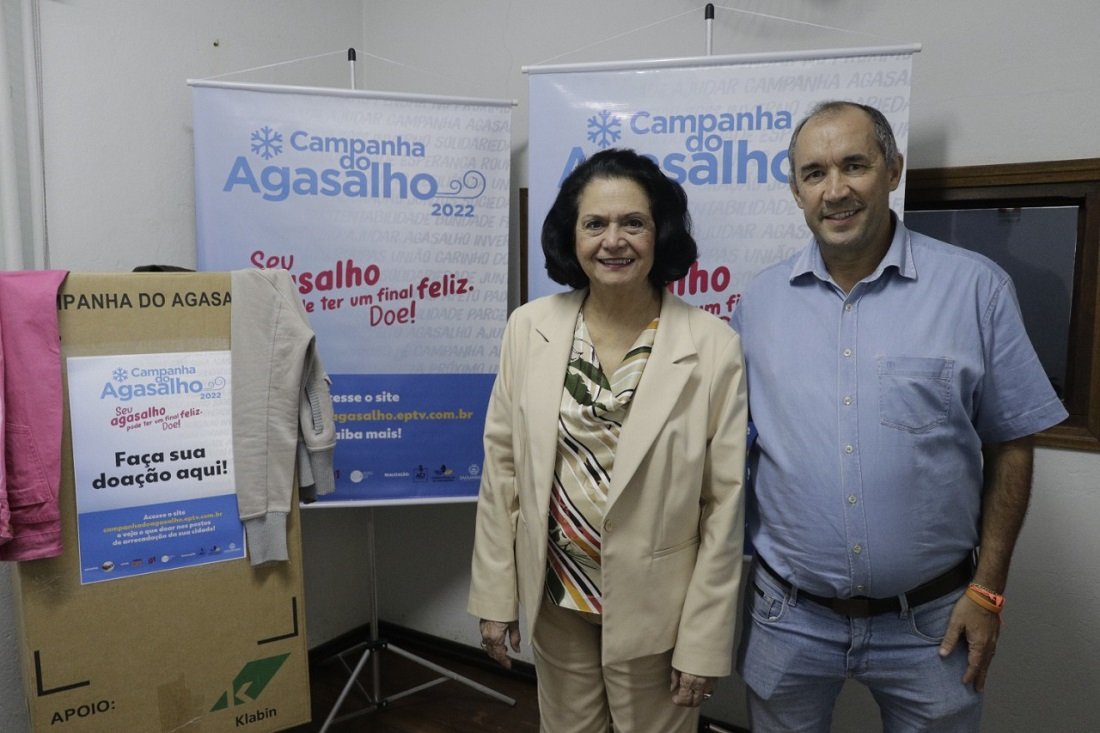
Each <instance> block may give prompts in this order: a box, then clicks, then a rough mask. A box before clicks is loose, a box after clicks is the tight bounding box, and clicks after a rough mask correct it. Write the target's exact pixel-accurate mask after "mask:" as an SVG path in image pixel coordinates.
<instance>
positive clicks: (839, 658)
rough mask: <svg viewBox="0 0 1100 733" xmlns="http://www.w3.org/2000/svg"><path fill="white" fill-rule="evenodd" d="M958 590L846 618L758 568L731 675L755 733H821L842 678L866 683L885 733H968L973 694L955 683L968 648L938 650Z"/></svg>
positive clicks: (976, 698)
mask: <svg viewBox="0 0 1100 733" xmlns="http://www.w3.org/2000/svg"><path fill="white" fill-rule="evenodd" d="M964 590H965V589H964V588H959V589H958V590H957V591H953V592H951V593H948V594H947V595H945V596H943V597H942V598H938V599H936V600H934V601H930V602H928V603H925V604H923V605H921V606H917V607H916V608H908V607H906V604H905V601H904V598H903V599H902V610H901V612H900V613H896V614H893V613H887V614H880V615H877V616H869V617H866V618H849V617H847V616H842V615H840V614H837V613H835V612H833V611H831V610H829V609H827V608H825V607H824V606H822V605H820V604H818V603H815V602H814V601H811V600H808V599H805V598H801V599H800V598H799V597H798V591H797V590H788V589H785V588H784V587H783V586H782V585H780V584H779V583H777V582H776V581H775V580H774V579H773V578H772V577H771V576H770V575H769V574H768V573H767V572H765V571H763V570H762V569H761V568H760V567H759V566H754V568H753V573H752V580H751V581H750V583H749V586H748V589H747V590H746V592H745V624H744V633H743V634H742V637H741V648H740V652H739V658H738V671H739V672H740V673H741V676H742V678H744V680H745V682H746V684H747V685H748V688H749V690H748V702H749V706H748V707H749V720H750V723H751V729H752V731H753V733H779V732H780V731H784V732H794V731H798V732H799V733H803V732H804V733H828V732H829V730H830V727H831V724H832V717H833V707H834V705H835V703H836V698H837V695H839V694H840V688H841V687H842V686H843V685H844V681H845V680H846V679H849V678H851V679H854V680H856V681H858V682H860V683H862V684H863V685H865V686H866V687H867V688H868V689H869V690H870V691H871V694H872V695H873V696H874V698H875V701H876V702H877V703H878V706H879V711H880V714H881V717H882V725H883V730H884V731H886V733H902V732H903V731H904V732H909V731H923V732H929V733H930V732H932V731H936V732H943V733H948V732H950V733H955V732H960V733H961V732H963V731H967V732H969V731H974V732H976V731H977V730H978V727H979V722H980V719H981V703H982V696H981V694H979V693H977V692H975V691H974V687H973V685H964V684H963V683H962V676H963V673H964V672H965V671H966V664H967V660H966V655H967V646H966V644H965V642H963V643H960V644H959V645H958V646H956V647H955V651H954V652H953V653H952V654H951V655H949V656H948V657H947V658H943V659H941V658H940V656H939V652H938V649H939V644H940V642H941V641H942V640H943V636H944V633H945V632H946V630H947V622H948V620H949V618H950V617H951V611H952V609H953V608H954V606H955V602H956V601H958V599H959V598H960V596H962V594H963V592H964Z"/></svg>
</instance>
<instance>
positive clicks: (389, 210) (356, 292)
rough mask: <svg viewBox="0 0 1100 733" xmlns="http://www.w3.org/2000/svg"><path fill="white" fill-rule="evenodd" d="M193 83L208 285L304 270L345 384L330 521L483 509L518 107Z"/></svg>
mask: <svg viewBox="0 0 1100 733" xmlns="http://www.w3.org/2000/svg"><path fill="white" fill-rule="evenodd" d="M191 84H192V101H193V110H194V131H195V207H196V238H197V255H198V256H197V260H198V266H199V269H200V270H239V269H245V268H254V267H258V268H282V269H285V270H287V271H288V272H289V273H290V276H291V278H293V280H294V283H295V285H296V287H297V290H298V294H299V296H300V297H301V300H302V303H303V305H304V307H305V309H306V311H307V313H308V317H309V322H310V325H311V327H312V328H313V330H314V332H315V333H316V335H317V349H318V352H319V354H320V356H321V361H322V362H323V364H324V366H325V370H326V371H327V372H328V374H329V376H330V377H331V379H332V395H333V400H334V408H335V412H336V416H335V417H336V421H337V428H338V433H337V442H336V450H335V456H334V468H335V478H336V488H335V491H334V492H333V493H331V494H328V495H325V496H322V497H320V498H319V501H318V504H328V505H333V504H340V503H350V504H359V503H406V502H433V501H472V500H474V499H475V498H476V496H477V489H478V482H479V480H480V473H481V463H482V459H483V456H482V444H481V437H482V427H483V425H484V420H485V410H486V407H487V405H488V402H489V392H490V391H491V389H492V385H493V379H494V375H495V372H496V369H497V364H498V362H499V360H500V341H501V338H502V337H503V333H504V325H505V322H506V320H507V305H508V303H507V301H508V216H509V185H510V179H509V168H510V160H511V138H510V134H511V107H512V104H511V103H510V102H506V101H502V100H473V99H455V98H443V97H414V96H410V95H390V96H387V95H384V94H380V93H372V92H362V91H354V90H333V89H328V90H323V89H294V90H287V89H284V88H274V89H273V88H270V87H263V86H259V85H256V86H250V85H240V84H232V85H230V84H221V83H217V82H209V81H204V82H197V81H196V82H191Z"/></svg>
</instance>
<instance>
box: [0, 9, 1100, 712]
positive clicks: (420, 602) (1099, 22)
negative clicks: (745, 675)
mask: <svg viewBox="0 0 1100 733" xmlns="http://www.w3.org/2000/svg"><path fill="white" fill-rule="evenodd" d="M0 1H2V2H4V3H10V2H15V1H16V0H0ZM729 5H730V6H731V7H732V6H736V7H738V8H740V9H742V10H747V11H752V12H754V13H758V14H757V15H749V14H739V13H734V12H733V11H732V10H729V9H727V8H726V7H724V6H722V5H719V6H718V8H717V16H718V17H717V20H716V21H715V23H714V52H715V53H718V54H727V53H741V52H753V51H769V50H790V49H810V48H826V47H849V46H852V47H854V46H868V45H892V44H897V43H912V42H916V43H920V44H922V46H923V50H922V52H921V53H919V54H918V55H917V56H916V57H915V60H914V81H913V93H912V105H913V109H912V115H911V124H912V132H911V136H910V145H909V147H910V150H909V163H910V165H911V167H916V168H924V167H939V166H958V165H971V164H982V163H1006V162H1020V161H1039V160H1056V159H1070V158H1085V157H1096V156H1098V155H1100V150H1098V149H1097V145H1096V143H1095V139H1096V138H1095V129H1094V128H1095V120H1096V119H1097V117H1098V116H1100V86H1098V85H1097V84H1096V82H1095V79H1094V73H1093V72H1094V71H1095V69H1097V68H1100V44H1097V43H1096V42H1095V39H1094V36H1095V32H1096V28H1098V27H1100V6H1098V5H1097V4H1096V2H1095V0H1054V1H1053V2H1047V3H1041V4H1039V3H1031V2H1023V0H971V2H967V3H956V2H952V1H950V0H925V1H924V2H920V3H914V2H907V1H906V0H879V1H878V2H869V1H867V0H830V1H829V2H821V1H820V0H817V1H814V0H778V1H777V0H737V1H736V2H731V3H730V4H729ZM702 6H703V3H696V2H694V1H691V2H689V1H687V0H673V1H670V0H603V1H602V2H599V3H596V2H592V1H591V0H585V1H584V2H581V1H580V0H545V1H544V2H523V1H522V0H517V1H513V2H508V1H506V0H436V1H434V2H433V1H431V0H328V1H327V2H324V3H317V2H311V1H310V0H266V1H261V0H190V1H189V2H179V1H178V0H143V1H142V2H136V1H134V0H130V1H127V0H65V1H64V2H62V1H60V0H41V11H42V13H41V14H42V37H43V67H44V75H45V80H44V86H45V89H44V94H45V128H46V130H45V134H46V144H47V147H48V149H47V156H46V164H47V172H46V175H47V189H48V190H47V205H48V208H49V218H50V224H49V236H50V251H51V265H52V266H54V267H61V268H68V269H73V270H81V271H112V270H116V271H117V270H129V269H131V268H132V267H134V266H135V265H139V264H148V263H153V262H156V263H170V264H180V265H188V266H193V265H194V261H195V254H194V222H193V217H194V210H193V191H192V174H191V136H190V116H191V112H190V98H189V94H188V90H187V87H186V86H185V84H184V80H185V79H187V78H205V77H210V76H214V75H219V74H224V73H227V72H232V71H238V70H242V69H248V68H252V67H256V66H262V65H266V64H272V63H275V62H279V61H283V60H289V59H296V58H302V57H306V56H312V55H315V54H322V53H326V52H329V51H342V50H343V49H346V48H347V47H349V46H350V47H356V48H357V49H358V50H359V58H360V64H359V71H358V79H359V86H360V88H371V89H381V90H392V91H403V92H404V91H409V92H423V93H437V94H458V95H469V96H481V97H495V98H506V99H516V100H517V101H519V103H520V105H519V107H518V108H517V109H516V111H515V115H514V127H513V138H514V142H513V170H514V171H515V174H514V176H513V187H519V186H526V185H527V167H526V157H525V154H526V126H527V117H526V115H527V111H526V79H525V77H524V76H523V74H522V73H521V72H520V70H519V69H520V67H521V66H523V65H537V64H541V63H545V62H552V63H575V62H588V61H604V60H618V59H632V58H661V57H677V56H691V55H700V54H702V53H703V51H704V48H705V47H704V26H703V20H702V14H703V13H702ZM759 14H767V15H771V16H784V17H788V18H797V19H799V20H802V21H804V22H806V23H809V24H813V25H795V24H790V23H783V22H779V21H776V20H772V19H769V18H766V17H764V16H763V15H759ZM674 16H679V17H675V18H674ZM669 18H674V19H672V20H668V21H667V22H661V21H665V20H666V19H669ZM821 26H831V27H833V28H843V29H845V31H839V30H829V29H828V28H824V27H821ZM636 28H645V29H644V30H641V31H639V32H635V33H631V32H630V31H631V30H632V29H636ZM215 41H217V42H218V45H217V46H215V45H214V43H215ZM376 57H380V58H376ZM382 59H389V60H392V61H396V62H399V63H390V62H388V61H384V60H382ZM230 79H231V80H234V81H253V82H268V83H283V84H304V85H310V86H336V87H344V86H346V85H347V83H348V74H347V65H346V62H344V61H343V60H342V57H341V56H340V55H335V56H330V57H326V58H323V59H318V60H314V61H309V62H304V63H301V64H293V65H290V66H280V67H277V68H273V69H267V70H262V71H254V72H250V73H247V74H243V75H237V76H233V77H230ZM513 213H514V212H513ZM516 218H517V217H513V219H516ZM516 231H517V226H516V224H515V223H513V234H515V232H516ZM515 241H517V238H516V237H515V236H513V242H515ZM1098 470H1100V456H1096V455H1092V454H1083V453H1074V452H1067V451H1050V450H1040V451H1039V453H1038V456H1037V465H1036V476H1035V496H1034V500H1033V505H1032V510H1031V514H1030V516H1029V518H1028V522H1027V525H1026V526H1025V528H1024V532H1023V536H1022V537H1021V539H1020V543H1019V547H1018V550H1017V554H1016V562H1015V564H1014V568H1013V573H1012V577H1011V584H1010V587H1009V610H1008V611H1007V614H1008V616H1007V618H1008V623H1007V624H1006V626H1005V631H1004V635H1003V636H1002V641H1001V645H1000V647H999V650H998V655H997V659H996V661H995V663H994V668H993V672H992V679H991V681H990V683H989V687H988V701H987V705H986V722H985V725H984V729H985V730H987V731H998V733H1000V732H1002V731H1006V732H1008V733H1012V732H1014V731H1020V732H1021V733H1022V732H1024V731H1037V730H1044V731H1045V730H1059V731H1077V730H1089V729H1091V728H1092V727H1095V721H1096V720H1097V719H1098V717H1100V712H1098V711H1100V704H1098V703H1097V701H1096V692H1097V690H1100V671H1098V670H1100V667H1098V665H1097V664H1096V663H1095V660H1096V659H1097V658H1100V631H1097V629H1096V626H1095V623H1094V620H1095V618H1096V611H1095V609H1096V608H1098V607H1100V605H1098V604H1100V597H1098V596H1100V590H1098V589H1100V563H1096V562H1095V560H1094V558H1096V557H1098V556H1100V533H1097V532H1095V531H1093V529H1092V527H1091V526H1090V525H1091V521H1090V520H1091V518H1092V517H1094V516H1100V486H1098V485H1097V484H1098V482H1097V480H1096V479H1095V478H1094V476H1096V475H1097V473H1098ZM362 511H363V510H346V511H342V510H328V509H326V510H310V511H307V512H306V513H305V516H304V518H303V522H302V525H303V536H304V544H305V548H304V549H305V555H306V577H307V588H306V595H307V602H306V605H307V618H308V624H309V639H310V643H311V645H316V644H319V643H321V642H323V641H326V640H328V639H331V638H333V637H335V636H337V635H339V634H340V633H342V632H343V631H346V630H348V629H351V628H353V627H355V626H357V625H359V624H361V623H363V622H364V621H365V620H366V619H367V618H368V616H369V606H368V600H367V588H365V587H364V582H365V561H364V558H365V557H367V555H366V553H367V551H368V549H369V548H368V547H367V546H366V543H365V541H364V537H363V515H362ZM473 511H474V508H473V506H472V505H469V504H459V505H440V506H432V507H419V508H417V507H395V508H381V509H377V510H375V517H376V525H377V529H378V542H377V548H378V565H379V574H380V578H379V581H380V582H379V598H380V607H381V616H382V618H383V619H386V620H389V621H392V622H395V623H400V624H405V625H408V626H411V627H414V628H417V629H420V630H423V631H426V632H428V633H432V634H436V635H438V636H441V637H445V638H448V639H453V640H456V641H460V642H463V643H468V644H476V642H477V639H476V631H475V623H474V621H473V619H470V618H468V617H467V616H466V615H465V612H464V607H465V598H464V595H465V586H466V583H467V579H468V557H469V550H470V546H471V542H472V535H471V527H472V520H473ZM8 572H9V571H8V569H6V568H0V575H6V574H8ZM12 618H13V603H12V599H11V593H10V589H9V587H8V584H7V583H6V582H4V579H3V578H0V619H3V620H2V621H0V730H3V731H20V730H23V729H25V727H26V718H25V714H24V713H23V711H22V702H21V680H20V674H19V671H18V667H17V665H16V663H15V661H14V659H15V657H16V655H17V652H18V643H17V640H16V638H15V634H14V631H13V630H12V628H11V623H10V622H9V620H10V619H12ZM527 658H528V659H529V656H528V657H527ZM720 692H721V694H720V695H716V696H715V698H714V699H713V700H711V701H710V703H708V706H709V707H708V708H706V711H705V712H707V713H708V714H711V715H713V716H715V717H719V718H722V719H725V720H727V721H729V722H731V723H739V724H744V722H745V721H744V718H743V707H742V704H741V697H742V692H741V687H740V685H739V684H738V683H737V682H736V680H728V681H726V682H724V683H723V685H722V687H721V688H720ZM874 717H875V713H874V710H873V706H872V705H871V704H870V703H869V702H868V699H867V697H866V695H865V694H863V693H861V692H860V691H859V690H857V689H853V690H851V691H846V692H845V695H844V696H843V697H842V702H841V705H840V707H839V708H838V711H837V720H836V726H835V729H836V730H837V731H859V732H861V733H862V731H868V730H874V728H875V726H876V725H877V724H875V723H872V722H869V721H872V720H873V719H874Z"/></svg>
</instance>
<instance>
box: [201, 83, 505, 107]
mask: <svg viewBox="0 0 1100 733" xmlns="http://www.w3.org/2000/svg"><path fill="white" fill-rule="evenodd" d="M187 86H190V87H212V88H216V89H237V90H240V91H249V92H271V93H273V94H303V95H311V94H312V95H325V96H329V97H356V98H359V99H390V100H394V101H398V102H428V103H434V104H473V105H481V106H485V107H516V106H518V105H519V102H518V101H516V100H514V99H485V98H481V97H448V96H442V95H433V94H409V93H404V92H376V91H364V90H361V89H340V88H337V87H299V86H292V85H285V84H248V83H243V82H231V81H208V80H205V79H188V80H187Z"/></svg>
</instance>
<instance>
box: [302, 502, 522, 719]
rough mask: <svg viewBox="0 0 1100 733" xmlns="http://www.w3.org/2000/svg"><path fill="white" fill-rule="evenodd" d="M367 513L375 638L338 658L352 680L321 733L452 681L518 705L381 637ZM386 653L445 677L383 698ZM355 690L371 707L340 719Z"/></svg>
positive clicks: (371, 518) (371, 514)
mask: <svg viewBox="0 0 1100 733" xmlns="http://www.w3.org/2000/svg"><path fill="white" fill-rule="evenodd" d="M367 512H368V514H367V544H368V546H369V547H370V560H369V563H368V570H369V573H370V584H371V585H370V599H371V624H370V635H371V638H370V639H369V640H368V641H365V642H361V643H359V644H356V645H355V646H353V647H351V648H350V649H345V650H344V651H342V652H340V653H339V654H337V655H336V656H337V658H338V659H339V660H340V662H341V663H342V664H343V665H344V667H345V669H348V671H349V673H350V676H349V677H348V681H347V683H346V684H345V685H344V688H343V689H342V690H341V691H340V696H339V697H338V698H337V699H336V704H335V705H333V706H332V710H331V711H330V712H329V714H328V717H327V718H325V723H324V725H322V726H321V733H325V732H326V731H327V730H328V729H329V726H331V725H332V724H333V723H338V722H341V721H344V720H348V719H350V718H355V717H358V716H360V715H365V714H367V713H370V712H373V711H375V710H380V709H382V708H384V707H386V706H387V705H389V704H390V703H391V702H393V701H394V700H399V699H400V698H402V697H407V696H409V695H412V694H414V693H416V692H420V691H421V690H426V689H428V688H429V687H434V686H436V685H438V684H441V683H443V682H446V681H447V680H449V679H450V680H454V681H455V682H458V683H461V684H463V685H466V686H467V687H471V688H473V689H475V690H477V691H478V692H481V693H483V694H485V695H488V696H489V697H492V698H494V699H496V700H500V701H501V702H504V703H507V704H509V705H515V704H516V701H515V700H514V699H512V698H510V697H508V696H507V695H503V694H501V693H499V692H497V691H496V690H493V689H491V688H489V687H486V686H485V685H482V684H480V683H478V682H475V681H473V680H471V679H469V678H467V677H463V676H462V675H460V674H458V673H456V672H453V671H451V670H449V669H447V668H446V667H443V666H440V665H438V664H435V663H434V662H430V661H428V660H427V659H424V658H423V657H418V656H417V655H415V654H413V653H411V652H408V651H406V650H404V649H402V648H400V647H398V646H396V645H394V644H390V643H389V642H387V641H386V640H385V639H382V638H380V637H379V634H378V576H377V574H376V566H375V561H374V557H375V552H376V549H375V542H374V509H373V508H368V509H367ZM382 651H390V652H394V653H395V654H397V655H399V656H402V657H404V658H405V659H408V660H410V661H412V662H415V663H416V664H419V665H420V666H422V667H425V668H427V669H430V670H432V671H433V672H435V673H437V674H439V675H441V676H440V677H437V678H436V679H434V680H431V681H430V682H425V683H423V684H420V685H416V686H415V687H410V688H409V689H407V690H403V691H401V692H398V693H397V694H394V695H389V696H387V697H382V692H381V683H382V676H381V670H380V668H379V664H378V663H379V657H378V653H379V652H382ZM360 652H361V653H360ZM356 653H360V654H359V661H358V662H357V663H356V664H355V666H354V667H350V666H349V665H348V662H347V659H346V656H348V655H354V654H356ZM368 660H370V661H371V662H372V665H371V671H372V674H371V682H372V687H371V692H367V690H365V689H364V688H363V686H362V685H361V684H360V683H359V675H360V674H362V672H363V668H364V667H365V666H366V664H367V661H368ZM353 687H355V688H357V689H358V690H359V691H360V692H361V693H362V694H363V696H364V697H365V698H366V699H367V705H366V706H365V707H363V708H361V709H359V710H356V711H354V712H351V713H346V714H344V715H341V716H339V717H337V715H338V713H339V712H340V708H341V707H342V706H343V704H344V700H345V699H346V698H347V696H348V694H349V693H350V692H351V689H352V688H353Z"/></svg>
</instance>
